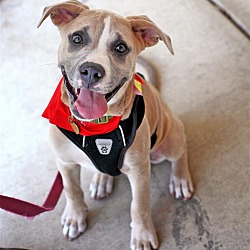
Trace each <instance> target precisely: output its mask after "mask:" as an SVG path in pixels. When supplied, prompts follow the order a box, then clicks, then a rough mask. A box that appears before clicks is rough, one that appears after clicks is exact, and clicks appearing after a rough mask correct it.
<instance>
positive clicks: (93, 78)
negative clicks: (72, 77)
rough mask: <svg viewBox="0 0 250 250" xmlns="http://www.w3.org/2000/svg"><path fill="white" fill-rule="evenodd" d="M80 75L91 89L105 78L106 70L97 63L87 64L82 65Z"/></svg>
mask: <svg viewBox="0 0 250 250" xmlns="http://www.w3.org/2000/svg"><path fill="white" fill-rule="evenodd" d="M80 73H81V77H82V80H83V82H84V83H85V84H87V87H88V88H89V87H90V86H91V85H92V84H93V83H97V82H98V81H99V80H100V79H102V78H103V77H104V75H105V70H104V68H103V67H102V66H101V65H99V64H97V63H91V62H86V63H83V64H82V65H81V67H80Z"/></svg>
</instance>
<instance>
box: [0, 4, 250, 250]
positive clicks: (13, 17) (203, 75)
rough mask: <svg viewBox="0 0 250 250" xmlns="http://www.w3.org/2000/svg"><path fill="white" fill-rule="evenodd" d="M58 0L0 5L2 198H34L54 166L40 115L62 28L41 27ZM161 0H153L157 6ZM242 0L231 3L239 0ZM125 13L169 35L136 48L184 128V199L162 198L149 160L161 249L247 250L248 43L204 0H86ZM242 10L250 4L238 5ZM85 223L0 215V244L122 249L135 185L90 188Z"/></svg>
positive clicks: (53, 216) (160, 172)
mask: <svg viewBox="0 0 250 250" xmlns="http://www.w3.org/2000/svg"><path fill="white" fill-rule="evenodd" d="M56 2H57V1H56V0H44V1H32V0H25V1H24V0H12V1H7V0H5V1H4V0H2V1H1V2H0V3H1V12H2V13H1V15H2V17H1V22H2V26H1V169H0V181H1V190H0V192H1V194H5V195H9V196H14V197H17V198H20V199H24V200H28V201H30V202H33V203H36V204H42V203H43V201H44V199H45V197H46V195H47V192H48V191H49V189H50V186H51V184H52V182H53V180H54V177H55V175H56V172H57V169H56V167H55V163H54V158H53V155H52V153H51V152H50V149H49V146H48V139H47V128H48V121H47V120H45V119H43V118H41V117H40V115H41V113H42V112H43V109H44V108H45V107H46V105H47V103H48V101H49V99H50V97H51V95H52V93H53V91H54V89H55V86H56V85H57V81H58V79H59V78H60V72H59V70H58V69H57V65H56V61H57V55H56V50H57V46H58V44H59V35H58V34H57V30H56V28H55V27H54V26H53V25H52V24H51V22H50V21H49V20H46V22H45V23H44V25H42V27H41V28H40V29H39V30H37V29H36V24H37V22H38V20H39V18H40V15H41V12H42V10H43V8H44V6H46V5H49V4H51V3H56ZM156 2H157V4H156ZM237 2H238V1H237ZM91 4H93V5H95V6H96V7H97V8H106V9H109V10H113V11H115V12H118V13H120V14H123V15H136V14H146V15H148V16H149V17H150V18H151V19H152V20H154V21H155V23H157V24H158V25H159V26H160V27H161V28H162V29H163V30H164V31H165V32H166V33H167V34H169V35H170V36H171V38H172V41H173V46H174V49H175V53H176V54H175V56H171V55H169V53H168V52H167V50H166V48H165V47H164V46H163V44H159V45H157V46H156V47H154V48H150V49H148V50H147V51H145V52H144V53H143V54H144V56H145V57H146V58H149V59H150V60H151V61H152V62H153V63H154V64H155V65H156V66H157V67H158V68H159V71H160V72H161V75H162V80H163V84H162V95H163V96H164V98H165V99H166V100H167V101H168V103H169V105H170V106H171V108H172V109H173V110H174V111H175V112H176V113H177V114H178V115H179V116H180V118H181V119H182V120H183V122H184V124H185V126H186V132H187V137H188V148H189V163H190V169H191V172H192V176H193V180H194V184H195V188H196V192H195V196H194V198H193V199H192V200H190V201H188V202H182V201H176V200H174V199H173V198H171V196H170V195H169V192H168V178H169V163H168V162H164V163H163V164H160V165H158V166H154V167H153V168H152V184H151V195H152V208H153V219H154V223H155V226H156V229H157V233H158V236H159V239H160V242H161V247H160V249H162V250H167V249H169V250H202V249H205V250H247V249H249V246H250V226H249V225H250V196H249V193H250V184H249V179H250V173H249V171H250V159H249V156H250V154H249V153H250V152H249V149H250V148H249V146H250V123H249V122H250V117H249V114H250V113H249V97H250V95H249V84H250V83H249V79H250V71H249V66H250V47H249V40H247V39H246V37H244V35H242V33H240V32H239V31H238V30H237V29H236V28H235V27H234V26H233V25H232V24H231V23H230V22H228V20H227V19H226V18H224V16H222V15H221V14H220V13H219V12H218V11H217V10H216V9H215V8H214V7H213V6H212V5H211V4H210V3H208V2H207V1H205V0H202V1H195V0H190V1H180V0H175V1H174V0H169V1H165V0H158V1H153V0H148V1H132V0H126V1H122V2H120V1H115V0H109V1H108V0H102V1H101V0H93V1H91ZM246 13H247V15H248V16H249V11H247V12H246ZM90 177H91V173H88V172H86V171H83V173H82V180H83V188H84V190H86V200H87V203H88V206H89V209H90V216H89V219H88V224H89V227H88V230H87V232H86V233H84V235H82V236H81V237H79V238H78V239H76V240H74V241H72V242H70V241H67V240H66V239H64V238H63V236H62V232H61V227H60V215H61V213H62V211H63V208H64V204H65V199H64V196H62V197H61V199H60V201H59V203H58V205H57V207H56V209H55V210H54V211H53V212H48V213H44V214H42V215H40V216H39V217H37V218H35V219H34V220H32V221H30V220H27V219H25V218H22V217H19V216H16V215H13V214H10V213H7V212H4V211H0V220H1V225H0V247H9V248H10V247H12V248H14V247H16V248H17V247H19V248H27V249H34V250H43V249H44V250H45V249H46V250H47V249H76V250H78V249H84V250H93V249H96V250H108V249H109V250H118V249H119V250H125V249H129V240H130V229H129V222H130V213H129V207H130V201H131V192H130V187H129V183H128V181H127V179H126V177H125V176H120V177H118V178H117V179H116V182H115V190H114V193H113V194H112V196H110V197H109V198H107V199H105V200H102V201H94V200H91V198H90V197H89V195H88V192H87V190H88V184H89V181H90Z"/></svg>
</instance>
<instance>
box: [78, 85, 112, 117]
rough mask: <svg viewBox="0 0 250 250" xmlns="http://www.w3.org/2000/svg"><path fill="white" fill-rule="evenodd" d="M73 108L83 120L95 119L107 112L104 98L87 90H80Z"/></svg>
mask: <svg viewBox="0 0 250 250" xmlns="http://www.w3.org/2000/svg"><path fill="white" fill-rule="evenodd" d="M75 107H76V108H77V110H78V112H79V113H80V115H81V116H82V117H83V118H86V119H96V118H99V117H102V116H103V115H104V114H105V113H106V112H107V110H108V105H107V101H106V99H105V96H104V95H102V94H99V93H96V92H93V91H90V90H87V89H81V90H80V94H79V96H78V98H77V100H76V102H75Z"/></svg>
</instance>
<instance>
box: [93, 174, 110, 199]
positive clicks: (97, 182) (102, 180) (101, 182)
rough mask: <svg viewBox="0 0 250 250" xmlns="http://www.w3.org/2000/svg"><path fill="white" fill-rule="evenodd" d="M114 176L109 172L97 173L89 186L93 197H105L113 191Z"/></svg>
mask: <svg viewBox="0 0 250 250" xmlns="http://www.w3.org/2000/svg"><path fill="white" fill-rule="evenodd" d="M113 183H114V177H113V176H109V175H107V174H102V173H95V174H94V176H93V178H92V181H91V183H90V186H89V192H90V196H91V198H93V199H103V198H105V197H106V196H109V195H110V194H111V193H112V191H113Z"/></svg>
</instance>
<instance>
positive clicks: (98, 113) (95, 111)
mask: <svg viewBox="0 0 250 250" xmlns="http://www.w3.org/2000/svg"><path fill="white" fill-rule="evenodd" d="M61 71H62V74H63V77H64V86H65V89H66V92H67V94H68V97H69V99H70V109H71V112H72V114H73V115H74V116H75V117H76V118H77V119H78V120H82V121H86V120H87V121H89V120H94V119H97V118H100V117H102V116H104V115H105V114H106V112H107V110H108V102H109V101H110V100H111V99H112V98H113V97H114V96H115V94H116V93H117V92H118V91H119V89H120V88H121V87H122V86H123V85H124V84H125V83H126V81H127V78H126V77H124V78H122V80H121V81H120V82H119V84H118V85H117V87H116V88H115V89H113V90H112V91H111V92H109V93H107V94H101V93H98V92H96V91H92V90H89V89H85V88H75V87H73V86H72V84H71V83H70V82H69V80H68V77H67V74H66V72H65V69H64V67H63V66H62V67H61Z"/></svg>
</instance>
